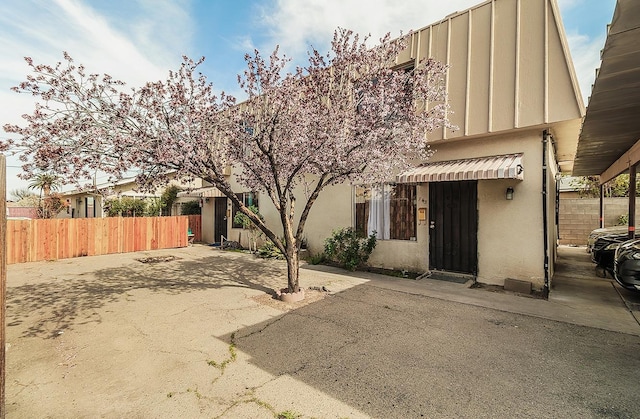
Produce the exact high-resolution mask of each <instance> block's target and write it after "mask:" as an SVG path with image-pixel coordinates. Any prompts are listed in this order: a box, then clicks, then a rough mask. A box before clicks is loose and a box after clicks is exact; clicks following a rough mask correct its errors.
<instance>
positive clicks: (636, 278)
mask: <svg viewBox="0 0 640 419" xmlns="http://www.w3.org/2000/svg"><path fill="white" fill-rule="evenodd" d="M613 277H614V278H615V280H616V282H617V283H618V284H620V286H622V287H624V288H626V289H628V290H632V291H637V292H640V239H633V240H628V241H626V242H624V243H622V244H620V245H619V246H618V248H617V249H616V252H615V260H614V275H613Z"/></svg>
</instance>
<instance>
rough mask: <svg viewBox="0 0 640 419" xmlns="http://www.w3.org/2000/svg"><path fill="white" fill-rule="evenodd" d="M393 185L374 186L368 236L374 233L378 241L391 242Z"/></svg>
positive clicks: (372, 187) (370, 203)
mask: <svg viewBox="0 0 640 419" xmlns="http://www.w3.org/2000/svg"><path fill="white" fill-rule="evenodd" d="M391 188H392V187H391V185H372V186H371V200H370V201H369V222H368V224H367V235H371V234H372V233H373V232H374V231H375V232H376V236H377V238H378V240H389V236H390V231H391V224H390V218H391V217H390V216H391Z"/></svg>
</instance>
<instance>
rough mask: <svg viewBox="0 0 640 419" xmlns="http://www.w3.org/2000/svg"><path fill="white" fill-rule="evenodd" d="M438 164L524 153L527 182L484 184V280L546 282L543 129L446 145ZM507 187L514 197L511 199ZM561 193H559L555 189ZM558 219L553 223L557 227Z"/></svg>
mask: <svg viewBox="0 0 640 419" xmlns="http://www.w3.org/2000/svg"><path fill="white" fill-rule="evenodd" d="M435 148H436V149H437V152H436V154H435V155H434V157H433V159H432V161H439V160H452V159H459V158H472V157H483V156H491V155H500V154H509V153H524V156H523V166H524V180H523V181H518V180H507V179H504V180H481V181H478V281H480V282H483V283H487V284H498V285H502V284H503V283H504V280H505V279H506V278H514V279H521V280H525V281H531V282H532V283H533V284H534V287H536V288H541V287H542V285H543V283H544V263H543V262H544V257H543V228H542V198H541V196H542V195H541V192H542V186H541V178H542V174H541V173H542V172H541V170H542V129H539V130H538V129H536V130H530V131H526V132H519V133H512V134H508V135H500V136H494V137H491V138H482V139H481V140H467V141H459V142H458V141H456V142H453V141H452V142H448V143H444V142H443V143H440V144H437V145H436V146H435ZM507 187H513V189H514V198H513V200H511V201H508V200H506V199H505V192H506V189H507ZM554 190H555V189H554ZM553 222H554V217H551V218H550V227H551V228H553Z"/></svg>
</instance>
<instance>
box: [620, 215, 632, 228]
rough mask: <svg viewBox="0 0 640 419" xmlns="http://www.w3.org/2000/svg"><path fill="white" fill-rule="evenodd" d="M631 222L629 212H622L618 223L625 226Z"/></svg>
mask: <svg viewBox="0 0 640 419" xmlns="http://www.w3.org/2000/svg"><path fill="white" fill-rule="evenodd" d="M627 224H629V214H622V215H620V216H619V217H618V225H619V226H625V225H627Z"/></svg>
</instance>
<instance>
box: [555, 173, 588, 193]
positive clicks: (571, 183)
mask: <svg viewBox="0 0 640 419" xmlns="http://www.w3.org/2000/svg"><path fill="white" fill-rule="evenodd" d="M576 179H577V177H576V176H562V177H561V178H560V180H558V191H559V192H578V191H581V190H583V189H584V187H580V186H575V185H576V182H575V181H576Z"/></svg>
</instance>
